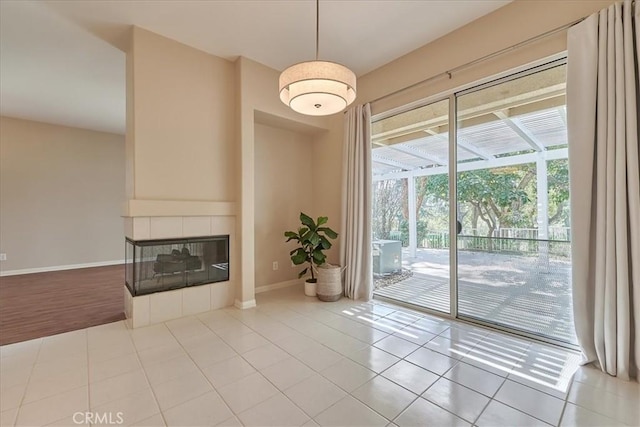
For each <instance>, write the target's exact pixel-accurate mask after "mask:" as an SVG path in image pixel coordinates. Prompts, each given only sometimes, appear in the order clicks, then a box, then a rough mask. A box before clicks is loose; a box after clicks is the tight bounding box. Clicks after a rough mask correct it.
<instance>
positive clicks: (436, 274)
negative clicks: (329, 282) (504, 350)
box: [374, 249, 576, 344]
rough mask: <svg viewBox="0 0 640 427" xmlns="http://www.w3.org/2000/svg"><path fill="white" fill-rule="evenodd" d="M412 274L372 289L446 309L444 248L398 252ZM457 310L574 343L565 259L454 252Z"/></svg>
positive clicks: (419, 304) (447, 299) (419, 303)
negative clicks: (409, 253)
mask: <svg viewBox="0 0 640 427" xmlns="http://www.w3.org/2000/svg"><path fill="white" fill-rule="evenodd" d="M403 256H404V260H405V261H404V262H403V265H404V267H405V268H409V269H411V270H412V271H413V276H412V277H410V278H408V279H405V280H403V281H401V282H398V283H395V284H392V285H388V286H386V287H383V288H380V289H377V290H375V291H374V295H377V296H382V297H386V298H391V299H394V300H400V301H403V302H407V303H410V304H414V305H417V306H421V307H425V308H429V309H432V310H438V311H442V312H445V313H448V312H449V270H448V252H447V251H443V250H434V249H422V250H419V251H418V256H417V257H416V258H414V259H407V257H406V254H403ZM458 263H459V273H458V313H459V315H460V316H461V317H468V318H474V319H479V320H482V321H485V322H491V323H496V324H499V325H502V326H506V327H509V328H513V329H517V330H521V331H525V332H529V333H533V334H536V335H540V336H543V337H548V338H553V339H556V340H559V341H563V342H567V343H572V344H573V343H576V337H575V331H574V324H573V313H572V310H573V309H572V301H571V285H570V272H571V269H570V264H569V263H568V262H567V261H558V260H555V261H554V260H551V261H548V262H545V263H541V262H540V261H539V259H538V258H536V257H526V256H517V255H512V254H509V255H507V254H496V253H492V254H487V253H482V252H467V253H460V254H459V260H458Z"/></svg>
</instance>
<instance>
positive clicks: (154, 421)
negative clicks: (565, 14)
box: [0, 288, 640, 426]
mask: <svg viewBox="0 0 640 427" xmlns="http://www.w3.org/2000/svg"><path fill="white" fill-rule="evenodd" d="M0 349H1V356H2V359H1V363H0V369H1V371H0V374H1V376H0V386H1V389H0V408H1V412H0V424H1V425H2V426H12V425H19V426H39V425H57V426H75V425H90V424H91V425H136V426H164V425H167V426H214V425H224V426H238V425H247V426H301V425H305V426H313V425H332V426H355V425H359V426H377V425H380V426H387V425H391V426H394V425H395V426H441V425H442V426H449V425H456V426H457V425H464V426H468V425H475V426H521V425H522V426H529V425H540V426H545V425H561V426H572V425H575V426H585V425H592V426H609V425H631V426H633V425H638V424H640V413H639V406H640V405H638V402H639V401H640V386H639V385H638V383H630V382H624V381H620V380H617V379H615V378H612V377H609V376H607V375H604V374H602V373H601V372H599V371H597V370H595V369H592V368H580V367H579V366H578V362H579V357H578V356H577V355H576V354H575V353H572V352H568V351H565V350H562V349H558V348H555V347H550V346H545V345H542V344H537V343H532V342H530V341H526V340H522V339H518V338H514V337H512V336H509V335H505V334H501V333H497V332H492V331H490V330H487V329H483V328H479V327H475V326H472V325H469V324H464V323H460V322H456V321H450V320H446V319H441V318H438V317H435V316H430V315H425V314H422V313H419V312H414V311H411V310H409V309H406V308H401V307H397V306H393V305H391V304H387V303H383V302H380V301H376V300H374V301H372V302H370V303H363V302H355V301H351V300H347V299H342V300H340V301H338V302H335V303H323V302H319V301H317V300H316V299H313V298H307V297H304V295H303V292H302V290H301V289H297V288H288V289H283V290H278V291H272V292H269V293H264V294H260V295H258V307H257V308H255V309H250V310H238V309H235V308H228V309H222V310H218V311H213V312H208V313H204V314H201V315H198V316H192V317H186V318H182V319H178V320H174V321H170V322H166V323H164V324H160V325H156V326H150V327H145V328H141V329H136V330H128V329H127V328H126V327H125V325H124V323H123V322H116V323H111V324H107V325H102V326H98V327H93V328H89V329H83V330H80V331H75V332H70V333H66V334H61V335H56V336H51V337H47V338H43V339H36V340H32V341H27V342H23V343H18V344H12V345H8V346H4V347H1V348H0Z"/></svg>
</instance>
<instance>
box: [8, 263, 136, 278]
mask: <svg viewBox="0 0 640 427" xmlns="http://www.w3.org/2000/svg"><path fill="white" fill-rule="evenodd" d="M124 262H125V261H124V260H123V259H119V260H115V261H100V262H88V263H85V264H69V265H55V266H51V267H38V268H23V269H21V270H7V271H0V277H5V276H18V275H20V274H33V273H46V272H49V271H62V270H76V269H78V268H91V267H106V266H109V265H119V264H124Z"/></svg>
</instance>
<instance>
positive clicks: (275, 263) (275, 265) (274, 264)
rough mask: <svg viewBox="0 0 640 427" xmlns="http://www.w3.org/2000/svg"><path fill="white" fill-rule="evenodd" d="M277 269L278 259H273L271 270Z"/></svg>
mask: <svg viewBox="0 0 640 427" xmlns="http://www.w3.org/2000/svg"><path fill="white" fill-rule="evenodd" d="M277 269H278V261H273V271H276V270H277Z"/></svg>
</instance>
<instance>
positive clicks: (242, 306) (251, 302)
mask: <svg viewBox="0 0 640 427" xmlns="http://www.w3.org/2000/svg"><path fill="white" fill-rule="evenodd" d="M233 305H234V306H235V307H236V308H239V309H240V310H245V309H247V308H253V307H255V306H256V300H255V299H252V300H249V301H240V300H239V299H237V300H236V302H235V303H234V304H233Z"/></svg>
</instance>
